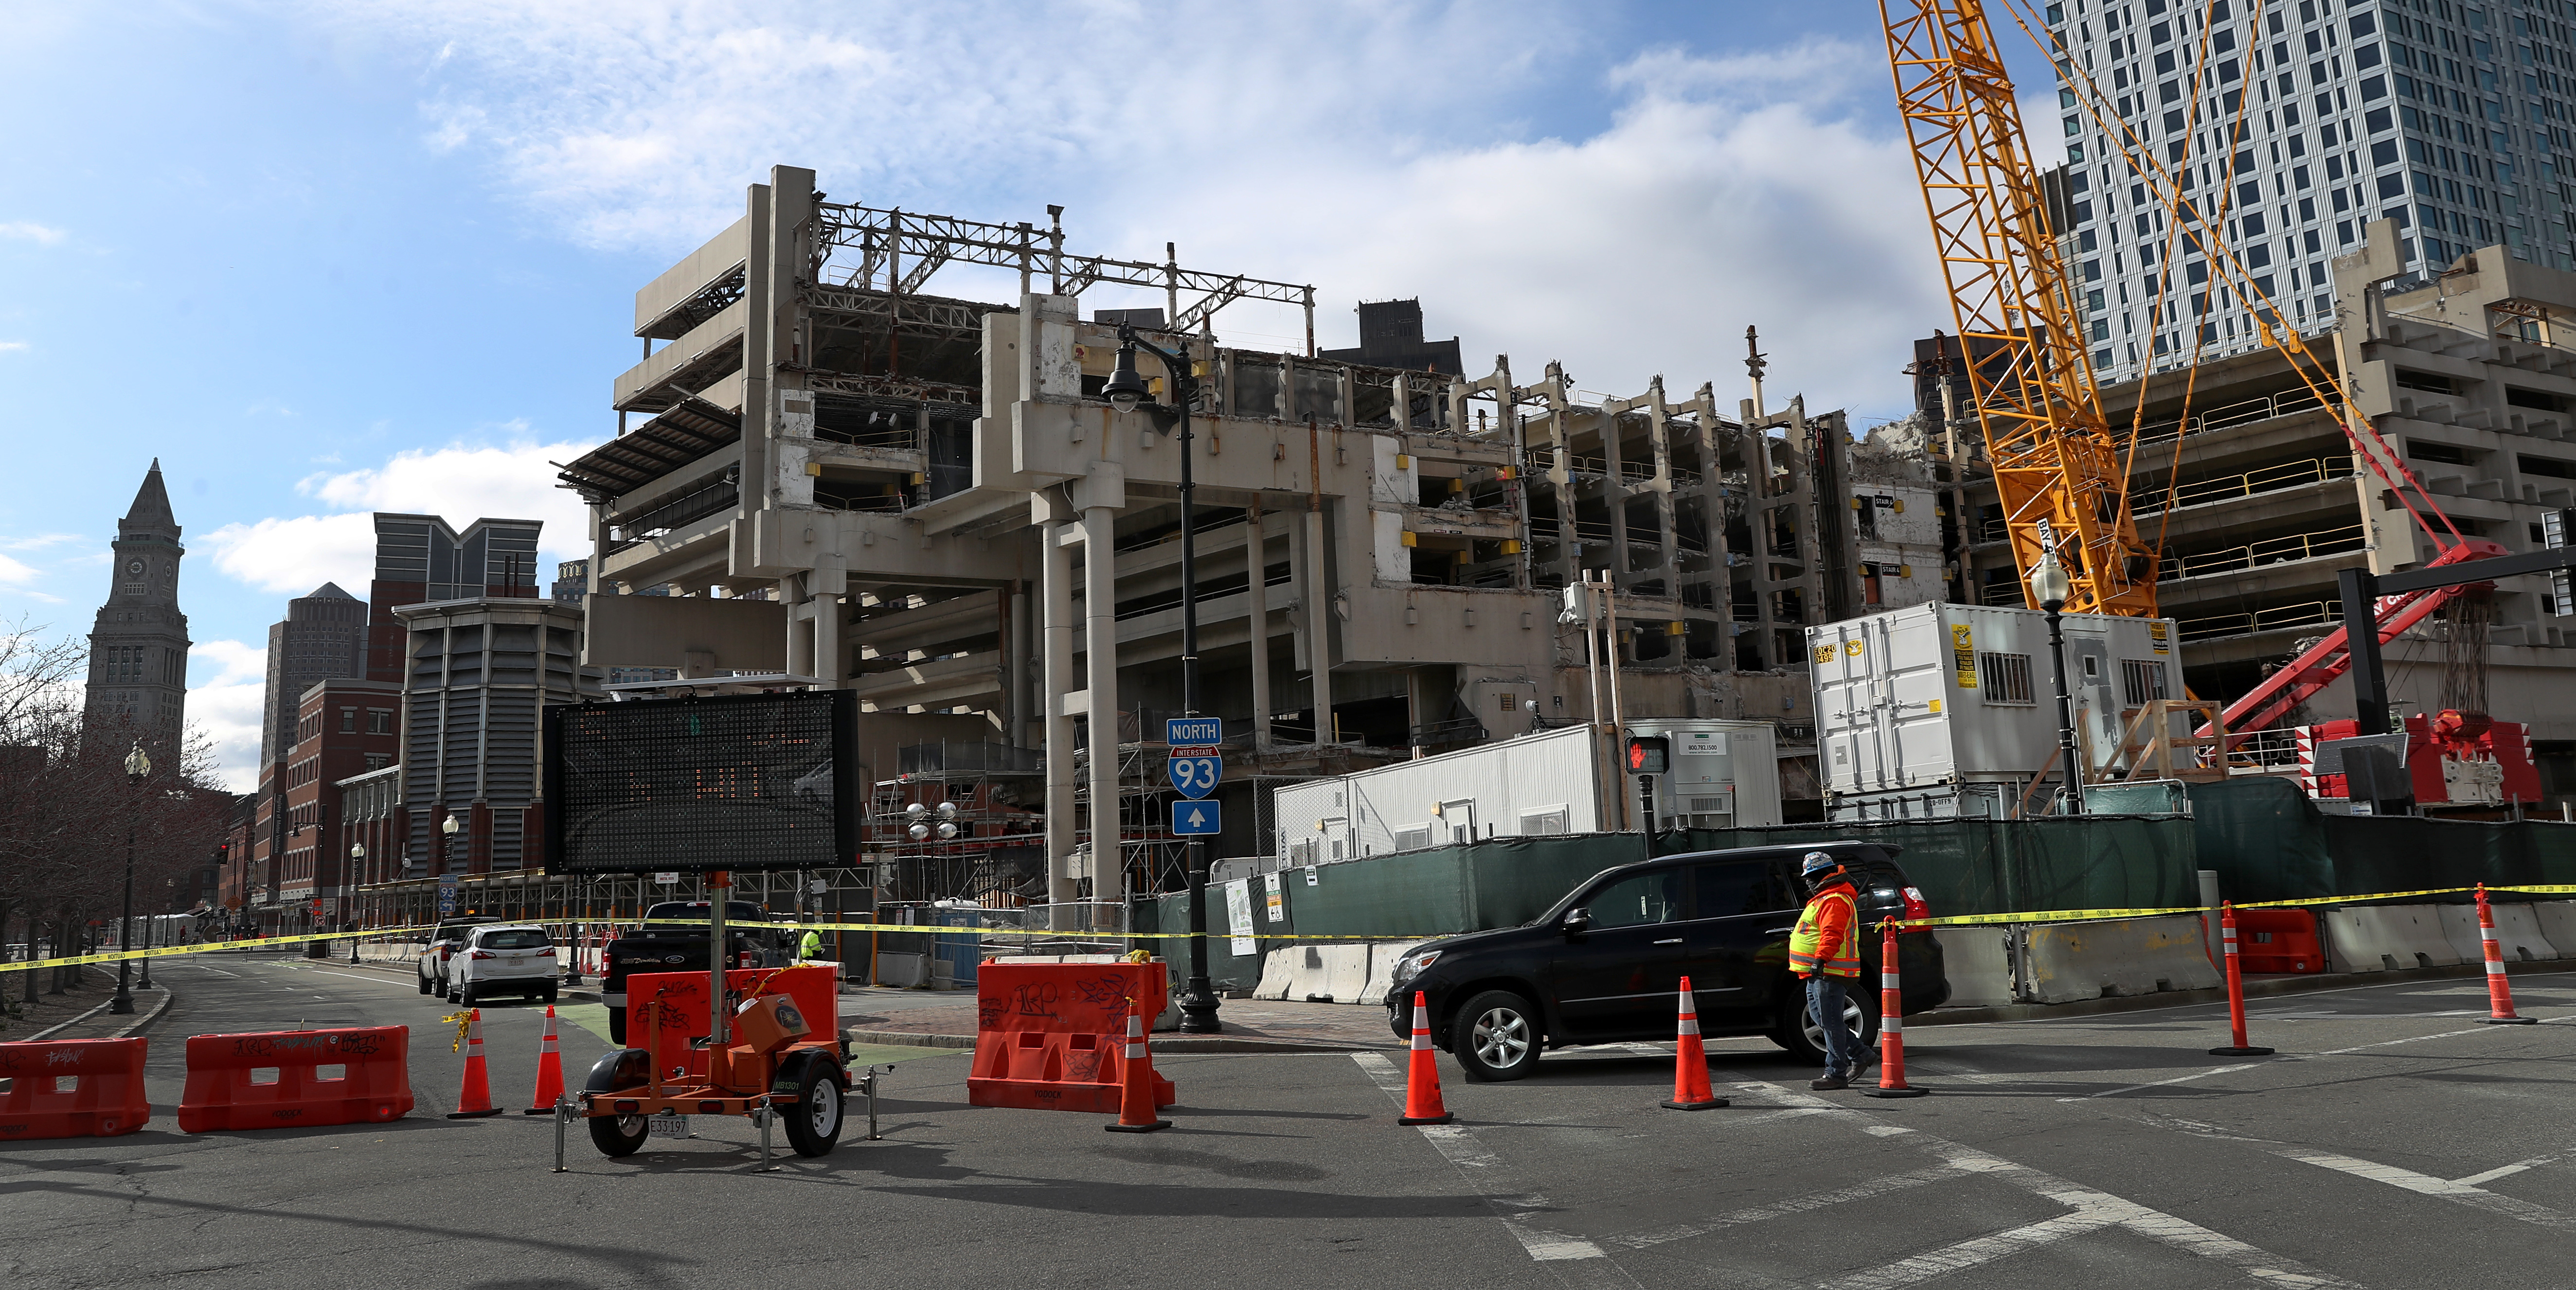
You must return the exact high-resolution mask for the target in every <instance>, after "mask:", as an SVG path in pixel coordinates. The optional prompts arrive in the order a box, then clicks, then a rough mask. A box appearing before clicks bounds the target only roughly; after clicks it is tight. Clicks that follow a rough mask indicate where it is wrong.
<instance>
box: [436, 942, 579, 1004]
mask: <svg viewBox="0 0 2576 1290" xmlns="http://www.w3.org/2000/svg"><path fill="white" fill-rule="evenodd" d="M562 979H563V969H562V967H561V965H560V964H559V963H558V962H557V961H556V959H555V947H554V943H553V942H552V941H551V940H549V939H548V938H547V936H546V929H544V928H542V927H539V926H536V925H535V924H533V923H499V924H494V925H491V926H486V927H477V928H475V929H473V930H472V931H469V932H467V933H466V934H465V940H464V943H463V944H461V945H459V946H457V948H456V953H455V955H454V957H452V958H450V959H449V960H448V961H447V998H448V1001H449V1002H451V1003H456V1004H461V1005H463V1006H465V1007H469V1008H470V1007H473V1006H474V1005H475V1004H477V1003H479V1002H481V1001H483V1000H485V999H488V998H491V997H492V996H493V995H495V994H515V995H519V996H521V997H523V998H528V999H543V1000H545V1001H546V1002H548V1003H553V1002H554V1001H555V989H556V985H557V983H558V982H559V981H561V980H562Z"/></svg>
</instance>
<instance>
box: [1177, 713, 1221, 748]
mask: <svg viewBox="0 0 2576 1290" xmlns="http://www.w3.org/2000/svg"><path fill="white" fill-rule="evenodd" d="M1163 742H1164V743H1167V744H1170V745H1172V746H1173V747H1175V748H1187V747H1193V746H1198V745H1204V744H1221V743H1224V742H1225V719H1224V718H1223V717H1169V718H1166V719H1165V720H1164V722H1163Z"/></svg>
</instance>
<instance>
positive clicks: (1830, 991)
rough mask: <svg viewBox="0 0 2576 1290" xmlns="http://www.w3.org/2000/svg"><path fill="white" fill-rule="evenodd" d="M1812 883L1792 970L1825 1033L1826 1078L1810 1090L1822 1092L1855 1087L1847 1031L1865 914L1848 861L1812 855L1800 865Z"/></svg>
mask: <svg viewBox="0 0 2576 1290" xmlns="http://www.w3.org/2000/svg"><path fill="white" fill-rule="evenodd" d="M1798 876H1799V877H1800V878H1801V879H1803V880H1804V881H1805V882H1806V884H1807V907H1806V909H1805V910H1804V911H1803V912H1801V913H1800V914H1799V915H1798V926H1797V929H1796V930H1794V931H1792V932H1791V933H1790V934H1789V970H1790V971H1792V972H1795V973H1797V974H1798V975H1799V976H1802V977H1805V978H1806V979H1807V1015H1808V1016H1810V1017H1813V1018H1815V1021H1816V1024H1817V1025H1818V1026H1819V1027H1821V1028H1822V1029H1823V1030H1824V1032H1825V1073H1824V1076H1823V1077H1822V1078H1820V1079H1818V1080H1816V1081H1815V1082H1814V1083H1812V1084H1810V1085H1808V1087H1810V1088H1813V1089H1816V1090H1818V1091H1819V1092H1830V1091H1832V1090H1834V1089H1842V1088H1849V1087H1851V1077H1852V1075H1853V1073H1854V1069H1855V1067H1854V1060H1855V1057H1857V1059H1858V1061H1859V1063H1860V1064H1861V1065H1866V1064H1868V1062H1869V1059H1870V1058H1869V1054H1867V1053H1860V1054H1855V1053H1854V1052H1853V1049H1854V1048H1855V1047H1857V1045H1855V1044H1854V1043H1853V1041H1852V1034H1851V1032H1850V1031H1848V1030H1845V1029H1844V1028H1843V1006H1844V999H1845V997H1846V993H1847V991H1848V988H1849V987H1848V985H1847V984H1846V983H1848V982H1850V981H1852V980H1854V979H1856V978H1858V977H1859V976H1860V942H1859V939H1858V938H1857V937H1856V936H1854V935H1853V925H1854V924H1855V923H1857V922H1859V921H1860V920H1859V909H1858V906H1857V903H1856V900H1855V897H1856V895H1857V893H1856V892H1855V891H1854V890H1853V889H1852V883H1851V876H1850V875H1849V874H1848V873H1847V872H1845V871H1844V869H1843V865H1842V862H1841V861H1839V860H1836V859H1834V858H1833V857H1832V856H1831V855H1828V854H1826V853H1825V852H1822V851H1810V852H1808V853H1807V854H1806V858H1805V859H1804V860H1802V861H1801V862H1800V863H1799V866H1798Z"/></svg>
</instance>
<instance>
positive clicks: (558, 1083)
mask: <svg viewBox="0 0 2576 1290" xmlns="http://www.w3.org/2000/svg"><path fill="white" fill-rule="evenodd" d="M562 1100H563V1055H562V1054H561V1053H560V1052H557V1051H556V1049H555V1008H554V1005H553V1004H547V1005H546V1038H545V1042H543V1043H541V1044H539V1045H537V1091H536V1092H534V1093H531V1094H529V1095H528V1109H527V1110H524V1111H521V1112H519V1114H521V1115H552V1114H554V1113H555V1103H557V1102H560V1101H562Z"/></svg>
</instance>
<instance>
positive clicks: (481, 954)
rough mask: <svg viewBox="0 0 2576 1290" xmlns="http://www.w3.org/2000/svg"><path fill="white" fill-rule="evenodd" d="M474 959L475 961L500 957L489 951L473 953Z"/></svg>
mask: <svg viewBox="0 0 2576 1290" xmlns="http://www.w3.org/2000/svg"><path fill="white" fill-rule="evenodd" d="M474 957H475V958H477V959H497V958H499V957H501V956H500V955H498V954H495V953H493V952H492V951H490V950H476V951H474Z"/></svg>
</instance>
